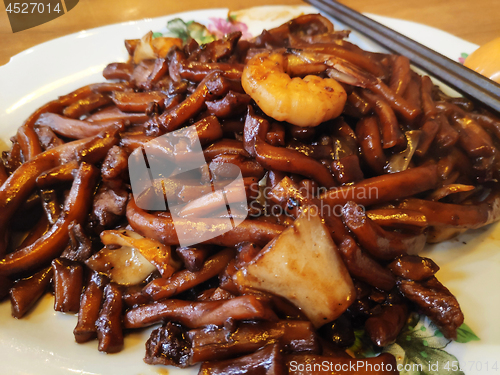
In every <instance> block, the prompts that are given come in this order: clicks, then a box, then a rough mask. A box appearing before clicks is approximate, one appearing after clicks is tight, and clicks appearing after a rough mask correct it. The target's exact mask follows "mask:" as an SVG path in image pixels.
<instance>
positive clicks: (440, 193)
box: [429, 184, 475, 201]
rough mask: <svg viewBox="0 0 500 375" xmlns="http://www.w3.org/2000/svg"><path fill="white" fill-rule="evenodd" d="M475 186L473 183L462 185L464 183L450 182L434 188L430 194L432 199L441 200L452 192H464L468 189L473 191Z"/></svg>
mask: <svg viewBox="0 0 500 375" xmlns="http://www.w3.org/2000/svg"><path fill="white" fill-rule="evenodd" d="M474 189H475V187H474V186H472V185H462V184H450V185H445V186H443V187H441V188H439V189H437V190H434V191H433V192H432V193H431V195H430V196H429V199H430V200H433V201H439V200H441V199H443V198H444V197H447V196H448V195H450V194H455V193H463V192H466V191H472V190H474Z"/></svg>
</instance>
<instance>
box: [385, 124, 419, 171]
mask: <svg viewBox="0 0 500 375" xmlns="http://www.w3.org/2000/svg"><path fill="white" fill-rule="evenodd" d="M421 133H422V132H421V131H420V130H411V131H407V132H406V133H405V136H406V140H407V144H408V146H407V147H406V149H405V150H404V151H401V152H400V153H398V154H394V155H392V156H391V158H390V159H389V162H388V163H387V166H386V170H387V172H389V173H396V172H403V171H405V170H406V169H408V166H409V165H410V162H411V158H412V157H413V154H414V153H415V150H416V149H417V147H418V141H419V139H420V134H421Z"/></svg>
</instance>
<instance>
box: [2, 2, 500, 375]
mask: <svg viewBox="0 0 500 375" xmlns="http://www.w3.org/2000/svg"><path fill="white" fill-rule="evenodd" d="M302 12H304V13H309V12H317V11H316V10H315V9H314V8H310V7H265V8H260V9H258V10H253V11H251V12H249V11H246V12H244V13H238V19H239V20H240V21H242V22H246V23H247V24H248V26H249V30H250V31H251V32H253V33H254V34H255V33H256V32H259V31H260V30H261V29H262V28H263V27H266V28H270V27H273V26H275V25H279V24H281V23H282V22H283V21H286V20H287V19H289V18H292V17H293V16H296V15H298V14H300V13H302ZM226 16H227V9H210V10H201V11H194V12H186V13H181V14H176V15H171V16H166V17H159V18H155V19H146V20H141V21H134V22H126V23H122V24H117V25H110V26H105V27H100V28H97V29H92V30H85V31H81V32H79V33H76V34H72V35H68V36H65V37H62V38H59V39H55V40H52V41H50V42H47V43H44V44H41V45H38V46H36V47H33V48H30V49H29V50H27V51H24V52H22V53H20V54H18V55H16V56H14V57H13V58H12V59H11V61H10V62H9V63H8V64H6V65H4V66H1V67H0V88H1V91H0V140H3V142H5V144H4V145H1V144H0V149H6V148H7V145H6V144H8V139H9V137H10V136H12V135H13V134H14V133H15V130H16V129H17V127H19V126H20V125H21V124H22V122H23V120H24V119H26V117H27V116H28V115H29V114H31V112H33V111H34V110H35V109H36V108H37V107H39V106H41V105H42V104H44V103H46V102H48V101H50V100H52V99H53V98H56V97H57V96H58V95H63V94H66V93H68V92H70V91H72V90H74V89H76V88H78V87H80V86H83V85H85V84H88V83H92V82H99V81H103V78H102V75H101V72H102V69H103V68H104V67H105V66H106V64H108V63H109V62H115V61H125V59H126V58H127V53H126V50H125V48H124V47H123V40H124V39H132V38H139V37H141V36H142V35H144V34H145V33H146V32H148V31H149V30H153V31H160V30H163V29H165V25H166V22H167V21H168V20H170V19H172V18H175V17H181V18H182V19H184V20H196V21H198V22H201V23H205V24H206V23H207V22H209V18H212V17H214V18H226ZM370 17H373V18H374V19H376V20H377V21H379V22H381V23H383V24H386V25H387V26H389V27H391V28H394V29H396V30H398V31H400V32H401V33H403V34H406V35H407V36H409V37H410V38H413V39H415V40H417V41H419V42H421V43H423V44H425V45H427V46H429V47H431V48H433V49H435V50H437V51H439V52H441V53H442V54H444V55H446V56H448V57H450V58H452V59H454V60H457V59H458V58H459V57H460V56H461V54H462V53H470V52H472V51H473V50H474V49H475V48H477V46H476V45H474V44H471V43H469V42H466V41H463V40H461V39H459V38H456V37H454V36H452V35H450V34H447V33H445V32H443V31H440V30H437V29H434V28H431V27H428V26H424V25H420V24H416V23H412V22H408V21H402V20H396V19H391V18H386V17H380V16H372V15H370ZM335 24H336V26H337V25H340V24H341V23H340V22H335ZM339 28H341V27H337V29H339ZM350 40H352V41H353V42H354V43H356V44H358V45H360V46H361V47H363V48H365V49H370V50H374V51H381V50H382V49H381V48H380V47H379V46H377V45H376V44H375V43H373V42H370V41H369V40H367V39H366V38H364V37H362V36H360V35H358V34H357V33H355V32H353V33H352V34H351V37H350ZM499 246H500V227H498V226H489V227H487V228H484V229H481V230H476V231H471V232H468V233H466V234H465V235H463V236H461V237H460V238H459V239H456V240H453V241H449V242H447V243H445V244H441V245H438V246H432V247H429V248H428V249H427V250H426V254H425V255H426V256H429V257H431V258H432V259H434V260H435V261H436V262H437V263H438V264H439V265H440V266H441V271H439V273H438V278H439V279H440V280H441V281H442V282H443V283H444V284H445V285H446V286H447V287H448V288H449V289H451V291H452V292H453V293H454V294H455V295H456V296H457V298H458V300H459V302H460V304H461V306H462V309H463V311H464V313H465V317H466V323H467V324H468V325H469V326H470V327H471V328H472V330H473V331H474V332H475V333H476V334H477V335H478V336H479V337H480V338H481V340H480V341H475V342H470V343H467V344H458V343H452V344H450V345H449V346H448V347H447V348H446V350H447V351H448V352H450V353H453V354H454V355H455V356H456V357H457V358H458V359H459V361H460V363H461V365H462V367H463V368H464V372H465V373H466V374H479V373H480V374H486V373H491V374H498V373H500V372H497V371H496V370H495V369H494V368H493V367H494V364H495V361H497V360H498V361H499V362H500V323H499V322H498V311H499V310H500V293H499V292H498V290H500V272H498V270H499V269H500V252H499V251H498V248H499ZM52 303H53V301H52V296H50V295H47V296H45V297H44V298H43V300H42V301H41V303H40V304H39V305H38V306H37V307H36V308H35V310H34V311H33V312H32V313H30V314H28V315H27V316H26V317H25V318H23V319H22V320H15V319H13V318H11V316H10V305H9V303H8V302H4V303H1V304H0V374H10V375H15V374H19V375H21V374H22V375H30V374H33V375H44V374H50V375H57V374H64V375H68V374H118V373H119V374H121V375H139V374H141V375H146V374H155V375H158V374H162V373H163V374H166V373H167V371H166V368H165V367H161V366H148V365H146V364H144V363H143V361H142V358H143V356H144V343H145V342H146V340H147V338H148V336H149V332H150V331H151V330H146V331H143V332H139V333H133V334H130V335H127V337H126V339H125V350H124V351H122V352H121V353H119V354H113V355H105V354H101V353H99V352H98V351H97V342H96V341H93V342H90V343H87V344H83V345H79V344H76V343H75V342H74V338H73V334H72V331H73V328H74V326H75V324H76V317H75V316H71V315H64V314H61V313H56V312H54V311H53V310H52ZM472 361H474V363H472ZM487 362H488V363H487ZM479 364H480V365H481V366H480V367H481V368H482V370H481V371H479ZM497 367H500V363H498V364H497ZM469 368H471V370H469ZM487 368H488V370H489V371H486V369H487ZM196 371H197V370H196V369H193V370H190V372H188V371H180V370H177V369H173V368H168V373H171V374H175V373H182V374H187V373H196ZM498 371H500V370H498ZM442 373H443V374H449V372H448V371H444V372H442Z"/></svg>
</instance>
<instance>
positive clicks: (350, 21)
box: [305, 0, 500, 113]
mask: <svg viewBox="0 0 500 375" xmlns="http://www.w3.org/2000/svg"><path fill="white" fill-rule="evenodd" d="M305 1H307V2H308V3H309V4H311V5H313V6H315V7H316V8H318V9H319V10H321V11H323V12H325V13H326V14H328V15H329V16H331V17H333V18H336V19H338V20H339V21H341V22H343V23H345V24H346V25H348V26H349V27H352V28H353V29H356V30H357V31H359V32H360V33H362V34H364V35H365V36H367V37H368V38H370V39H372V40H374V41H376V42H377V43H379V44H381V45H382V46H384V47H386V48H387V49H389V50H390V51H391V52H394V53H397V54H400V55H404V56H406V57H408V58H409V59H410V60H411V62H412V64H413V65H415V66H417V67H419V68H420V69H422V70H424V71H426V72H427V73H428V74H430V75H432V76H434V77H436V78H438V79H439V80H441V81H443V82H444V83H445V84H447V85H448V86H450V87H453V88H454V89H455V90H457V91H458V92H460V93H462V94H463V95H465V96H468V97H470V98H471V99H474V100H477V101H480V102H482V103H484V104H485V105H486V106H488V107H490V108H491V109H493V110H495V111H497V112H499V113H500V85H499V84H497V83H496V82H493V81H492V80H490V79H488V78H485V77H483V76H482V75H480V74H478V73H476V72H474V71H473V70H471V69H469V68H466V67H465V66H463V65H461V64H459V63H458V62H455V61H453V60H451V59H449V58H447V57H446V56H443V55H441V54H440V53H438V52H435V51H433V50H431V49H430V48H427V47H426V46H424V45H422V44H420V43H418V42H415V41H414V40H412V39H410V38H408V37H406V36H404V35H402V34H400V33H398V32H397V31H394V30H392V29H389V28H388V27H386V26H384V25H382V24H380V23H379V22H377V21H374V20H372V19H370V18H368V17H366V16H364V15H362V14H361V13H359V12H357V11H355V10H353V9H351V8H349V7H347V6H345V5H343V4H340V3H339V2H337V1H334V0H305Z"/></svg>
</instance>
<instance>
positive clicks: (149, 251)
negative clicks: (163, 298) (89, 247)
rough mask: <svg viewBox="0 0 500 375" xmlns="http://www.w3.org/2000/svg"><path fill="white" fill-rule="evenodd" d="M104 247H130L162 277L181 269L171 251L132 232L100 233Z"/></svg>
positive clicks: (155, 241) (113, 231)
mask: <svg viewBox="0 0 500 375" xmlns="http://www.w3.org/2000/svg"><path fill="white" fill-rule="evenodd" d="M101 241H102V243H103V244H104V245H118V246H122V247H131V248H134V249H136V250H138V251H139V252H140V254H141V255H142V256H143V257H144V258H145V259H146V260H147V261H148V262H150V263H151V264H153V265H154V266H155V267H156V268H157V269H158V271H159V272H160V274H161V275H162V277H169V276H170V275H172V274H173V273H174V272H175V271H177V270H178V269H179V268H180V267H181V265H182V264H181V262H178V261H176V260H174V259H173V258H172V249H171V248H170V246H166V245H164V244H162V243H161V242H159V241H157V240H153V239H151V238H145V237H143V236H141V235H140V234H138V233H136V232H134V231H132V230H106V231H104V232H102V233H101Z"/></svg>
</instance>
